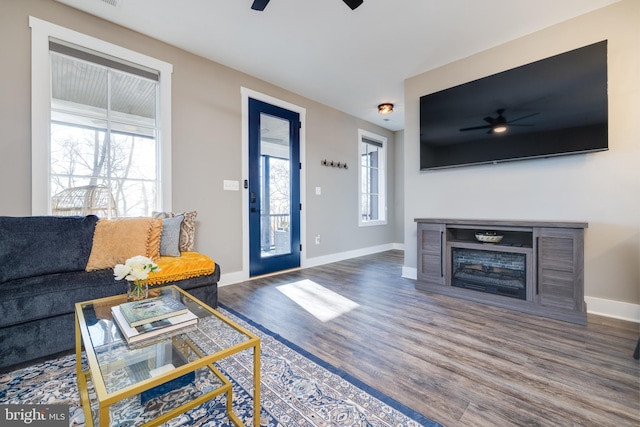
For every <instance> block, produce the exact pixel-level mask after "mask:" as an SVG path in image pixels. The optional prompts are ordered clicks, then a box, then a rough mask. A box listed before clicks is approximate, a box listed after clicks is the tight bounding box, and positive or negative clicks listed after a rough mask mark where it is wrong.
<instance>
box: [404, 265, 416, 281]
mask: <svg viewBox="0 0 640 427" xmlns="http://www.w3.org/2000/svg"><path fill="white" fill-rule="evenodd" d="M402 277H404V278H405V279H413V280H418V269H417V268H415V267H405V266H402Z"/></svg>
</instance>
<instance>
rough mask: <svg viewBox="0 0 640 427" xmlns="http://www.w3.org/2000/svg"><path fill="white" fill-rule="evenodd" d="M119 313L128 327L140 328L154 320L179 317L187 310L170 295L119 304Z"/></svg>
mask: <svg viewBox="0 0 640 427" xmlns="http://www.w3.org/2000/svg"><path fill="white" fill-rule="evenodd" d="M119 307H120V311H121V312H122V315H123V316H124V318H125V319H126V320H127V323H128V324H129V326H134V327H135V326H140V325H144V324H146V323H151V322H154V321H156V320H160V319H166V318H169V317H172V316H179V315H181V314H185V313H187V312H188V311H189V310H188V309H187V307H186V306H185V305H184V304H182V303H181V302H180V301H178V300H177V299H175V298H174V297H172V296H171V295H161V296H159V297H155V298H148V299H143V300H140V301H132V302H126V303H124V304H120V306H119Z"/></svg>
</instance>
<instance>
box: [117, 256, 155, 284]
mask: <svg viewBox="0 0 640 427" xmlns="http://www.w3.org/2000/svg"><path fill="white" fill-rule="evenodd" d="M155 271H160V268H158V264H156V263H155V262H153V260H152V259H151V258H148V257H146V256H142V255H138V256H134V257H132V258H129V259H128V260H126V261H125V263H124V264H116V266H115V267H113V275H114V277H115V279H116V280H122V279H127V280H129V281H138V280H145V279H146V278H147V277H149V273H151V272H155Z"/></svg>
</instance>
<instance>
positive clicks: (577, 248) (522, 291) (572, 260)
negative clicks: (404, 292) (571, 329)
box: [415, 218, 587, 325]
mask: <svg viewBox="0 0 640 427" xmlns="http://www.w3.org/2000/svg"><path fill="white" fill-rule="evenodd" d="M415 222H416V223H417V224H418V239H417V240H418V263H417V268H418V281H417V283H416V288H417V289H420V290H426V291H431V292H437V293H441V294H445V295H451V296H456V297H460V298H464V299H467V300H471V301H476V302H481V303H486V304H491V305H494V306H498V307H503V308H509V309H514V310H518V311H521V312H525V313H529V314H536V315H540V316H544V317H549V318H552V319H558V320H563V321H567V322H572V323H578V324H583V325H584V324H586V323H587V314H586V307H585V303H584V229H585V228H587V223H583V222H552V221H491V220H466V219H436V218H416V219H415ZM478 239H483V240H487V239H488V240H494V242H493V243H487V242H482V241H479V240H478ZM498 240H499V241H498Z"/></svg>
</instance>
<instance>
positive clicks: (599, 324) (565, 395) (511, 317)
mask: <svg viewBox="0 0 640 427" xmlns="http://www.w3.org/2000/svg"><path fill="white" fill-rule="evenodd" d="M402 262H403V252H402V251H389V252H384V253H380V254H375V255H370V256H365V257H361V258H355V259H351V260H346V261H341V262H337V263H333V264H328V265H324V266H320V267H315V268H309V269H302V270H297V271H290V272H286V273H282V274H279V275H275V276H270V277H262V278H258V279H254V280H251V281H247V282H244V283H239V284H234V285H229V286H224V287H221V288H219V301H220V302H221V303H222V304H224V305H226V306H228V307H231V308H233V309H234V310H236V311H238V312H240V313H242V314H244V315H246V316H247V317H249V318H251V319H253V320H254V321H256V322H258V323H260V324H262V325H263V326H265V327H267V328H268V329H270V330H271V331H273V332H276V333H278V334H280V335H281V336H283V337H284V338H286V339H288V340H290V341H292V342H293V343H295V344H297V345H299V346H300V347H302V348H304V349H305V350H307V351H309V352H311V353H313V354H315V355H316V356H318V357H320V358H322V359H323V360H325V361H327V362H329V363H331V364H333V365H334V366H337V367H339V368H341V369H343V370H345V371H347V372H348V373H350V374H351V375H353V376H355V377H356V378H358V379H360V380H361V381H363V382H365V383H366V384H368V385H370V386H372V387H375V388H376V389H378V390H380V391H382V392H384V393H385V394H387V395H388V396H390V397H392V398H394V399H396V400H397V401H399V402H401V403H403V404H404V405H406V406H408V407H410V408H412V409H414V410H416V411H418V412H420V413H422V414H424V415H425V416H427V417H429V418H431V419H433V420H435V421H438V422H440V423H442V424H443V425H446V426H509V425H514V426H524V425H526V426H617V427H620V426H639V425H640V367H639V364H638V361H637V360H635V359H633V357H632V353H633V349H634V347H635V344H636V342H637V340H638V336H639V335H640V325H638V324H635V323H631V322H624V321H619V320H615V319H610V318H605V317H601V316H595V315H589V316H588V325H587V326H586V327H585V326H580V325H574V324H570V323H565V322H560V321H555V320H550V319H544V318H540V317H535V316H531V315H526V314H522V313H517V312H512V311H508V310H504V309H498V308H494V307H489V306H484V305H481V304H477V303H471V302H468V301H463V300H458V299H455V298H452V297H448V296H444V295H436V294H429V293H427V292H424V291H418V290H416V289H415V287H414V283H415V281H413V280H409V279H404V278H402V277H401V268H402ZM303 279H309V280H312V281H314V282H315V283H317V284H319V285H322V286H324V287H325V288H328V289H330V290H332V291H334V292H336V293H338V294H340V295H342V296H343V297H346V298H348V299H350V300H352V301H354V302H356V303H358V304H359V305H360V306H359V307H358V308H357V309H355V310H352V311H350V312H348V313H346V314H343V315H341V316H339V317H338V318H336V319H333V320H331V321H328V322H324V323H323V322H321V321H319V320H317V319H316V318H315V317H313V316H312V315H311V314H309V313H308V312H307V311H305V310H304V309H302V308H301V307H300V306H299V305H297V304H296V303H294V302H293V301H292V300H290V299H289V298H288V297H286V296H285V295H284V294H282V293H281V292H280V291H278V290H277V286H279V285H282V284H286V283H291V282H295V281H299V280H303Z"/></svg>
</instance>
